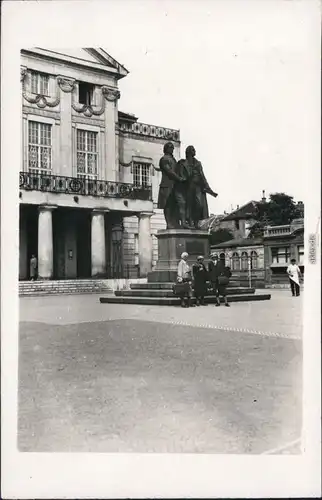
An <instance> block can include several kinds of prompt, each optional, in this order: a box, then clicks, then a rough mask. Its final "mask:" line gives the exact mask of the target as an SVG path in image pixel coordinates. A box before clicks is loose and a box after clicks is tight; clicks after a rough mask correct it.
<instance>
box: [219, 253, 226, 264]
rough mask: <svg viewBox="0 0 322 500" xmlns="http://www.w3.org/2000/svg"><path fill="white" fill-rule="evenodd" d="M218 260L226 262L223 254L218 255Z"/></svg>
mask: <svg viewBox="0 0 322 500" xmlns="http://www.w3.org/2000/svg"><path fill="white" fill-rule="evenodd" d="M219 259H220V260H223V261H224V262H226V255H225V253H224V252H222V253H221V254H220V255H219Z"/></svg>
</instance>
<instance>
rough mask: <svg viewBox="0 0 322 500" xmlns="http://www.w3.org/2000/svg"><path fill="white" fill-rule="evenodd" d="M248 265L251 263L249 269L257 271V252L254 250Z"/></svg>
mask: <svg viewBox="0 0 322 500" xmlns="http://www.w3.org/2000/svg"><path fill="white" fill-rule="evenodd" d="M250 259H251V260H250V263H251V268H252V269H257V267H258V255H257V252H255V250H252V252H251V254H250Z"/></svg>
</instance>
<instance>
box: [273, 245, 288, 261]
mask: <svg viewBox="0 0 322 500" xmlns="http://www.w3.org/2000/svg"><path fill="white" fill-rule="evenodd" d="M289 260H290V248H289V247H278V248H272V263H273V264H287V263H288V262H289Z"/></svg>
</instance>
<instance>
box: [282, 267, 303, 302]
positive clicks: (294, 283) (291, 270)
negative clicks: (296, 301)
mask: <svg viewBox="0 0 322 500" xmlns="http://www.w3.org/2000/svg"><path fill="white" fill-rule="evenodd" d="M286 272H287V274H288V277H289V280H290V285H291V291H292V295H293V297H299V296H300V278H301V277H302V273H301V270H300V268H299V266H298V265H297V264H296V260H295V259H292V260H291V264H290V265H289V266H288V268H287V270H286Z"/></svg>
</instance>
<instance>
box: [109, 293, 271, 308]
mask: <svg viewBox="0 0 322 500" xmlns="http://www.w3.org/2000/svg"><path fill="white" fill-rule="evenodd" d="M227 298H228V302H249V301H252V302H253V301H262V300H270V298H271V295H270V294H263V293H261V294H259V295H256V294H245V295H230V296H228V297H227ZM220 301H221V302H223V298H222V297H221V298H220ZM180 302H181V301H180V299H179V298H178V297H175V296H173V297H133V296H116V295H114V296H113V295H111V296H109V297H100V303H101V304H138V305H139V304H140V305H150V306H151V305H157V306H179V305H180ZM215 302H216V297H214V296H213V295H209V296H207V297H206V303H207V304H214V303H215ZM192 303H193V304H195V303H196V299H195V298H193V299H192ZM201 307H203V306H201Z"/></svg>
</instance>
